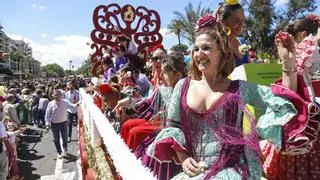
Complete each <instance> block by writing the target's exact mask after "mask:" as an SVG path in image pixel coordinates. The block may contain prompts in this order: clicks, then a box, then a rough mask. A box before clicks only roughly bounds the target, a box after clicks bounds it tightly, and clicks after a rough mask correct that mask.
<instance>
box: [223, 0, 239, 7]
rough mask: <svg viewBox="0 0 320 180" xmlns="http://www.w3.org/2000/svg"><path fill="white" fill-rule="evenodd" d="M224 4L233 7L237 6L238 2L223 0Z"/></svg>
mask: <svg viewBox="0 0 320 180" xmlns="http://www.w3.org/2000/svg"><path fill="white" fill-rule="evenodd" d="M225 2H226V4H228V5H230V6H233V5H237V4H239V1H238V0H225Z"/></svg>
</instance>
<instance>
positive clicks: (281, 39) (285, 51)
mask: <svg viewBox="0 0 320 180" xmlns="http://www.w3.org/2000/svg"><path fill="white" fill-rule="evenodd" d="M275 44H276V46H277V50H278V54H279V57H280V59H281V60H282V62H283V68H284V69H286V70H289V69H292V68H296V42H295V40H294V38H293V36H292V35H291V34H288V33H285V32H280V33H278V34H277V35H276V37H275Z"/></svg>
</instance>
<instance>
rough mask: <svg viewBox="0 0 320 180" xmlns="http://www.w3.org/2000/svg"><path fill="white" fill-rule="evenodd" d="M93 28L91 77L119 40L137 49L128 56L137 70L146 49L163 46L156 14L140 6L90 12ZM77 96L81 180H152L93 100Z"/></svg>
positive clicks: (98, 72) (99, 8)
mask: <svg viewBox="0 0 320 180" xmlns="http://www.w3.org/2000/svg"><path fill="white" fill-rule="evenodd" d="M93 24H94V29H93V30H92V32H91V35H90V36H91V40H92V43H91V44H90V48H91V49H92V50H93V53H92V54H91V56H90V60H91V63H92V65H93V66H92V67H93V68H92V76H96V77H98V76H99V75H100V74H101V71H102V69H101V68H102V66H101V64H102V61H103V60H104V57H105V56H112V53H111V50H112V48H113V47H116V46H118V44H119V41H118V40H119V37H120V38H121V37H122V38H123V37H125V38H127V40H129V41H131V42H133V43H134V44H135V45H136V46H137V54H136V56H135V57H132V56H129V61H130V60H131V61H134V62H132V63H133V64H134V65H137V64H139V65H140V67H141V66H144V64H145V61H146V56H147V53H148V52H147V51H148V49H149V48H150V47H156V46H157V45H158V44H161V42H162V36H161V34H160V32H159V30H160V25H161V21H160V16H159V14H158V13H157V12H156V11H155V10H152V9H148V8H146V7H143V6H139V7H133V6H132V5H129V4H127V5H124V6H122V7H121V6H119V5H118V4H114V3H112V4H109V5H99V6H97V7H96V8H95V10H94V12H93ZM80 93H81V96H82V99H83V101H82V104H81V113H80V118H79V142H80V143H79V145H80V155H81V166H82V179H86V180H93V179H106V180H107V179H136V177H139V179H141V180H143V179H146V180H149V179H155V178H154V176H153V175H152V173H151V172H150V171H149V170H148V169H146V168H145V167H143V166H142V164H141V162H140V160H137V159H136V157H135V155H134V154H133V153H131V151H130V149H129V148H128V147H127V146H126V145H125V143H124V141H123V140H122V139H121V137H120V136H119V135H118V134H117V133H115V131H114V130H113V128H112V126H111V125H110V123H109V121H108V119H107V118H106V117H105V116H104V115H103V114H102V112H101V110H100V109H99V108H98V107H97V106H96V105H95V104H94V102H93V101H92V97H90V96H89V95H88V94H86V92H85V91H84V90H81V91H80Z"/></svg>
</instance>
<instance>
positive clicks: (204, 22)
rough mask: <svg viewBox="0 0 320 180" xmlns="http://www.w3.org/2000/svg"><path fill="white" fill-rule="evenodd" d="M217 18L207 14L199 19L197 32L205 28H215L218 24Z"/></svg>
mask: <svg viewBox="0 0 320 180" xmlns="http://www.w3.org/2000/svg"><path fill="white" fill-rule="evenodd" d="M216 21H217V18H216V17H214V16H213V15H211V14H207V15H204V16H202V17H201V18H199V19H198V21H197V24H196V27H195V30H196V32H198V31H199V30H200V29H202V28H204V27H213V25H214V24H215V23H216Z"/></svg>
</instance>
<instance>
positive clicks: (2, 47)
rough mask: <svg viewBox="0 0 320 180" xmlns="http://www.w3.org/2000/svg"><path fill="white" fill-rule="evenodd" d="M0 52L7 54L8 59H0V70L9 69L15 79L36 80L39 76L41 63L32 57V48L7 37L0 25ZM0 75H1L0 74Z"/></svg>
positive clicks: (21, 41) (20, 41)
mask: <svg viewBox="0 0 320 180" xmlns="http://www.w3.org/2000/svg"><path fill="white" fill-rule="evenodd" d="M0 52H1V53H9V54H10V55H9V58H8V59H0V69H1V68H5V69H9V70H10V71H11V72H12V73H13V77H14V78H17V79H28V78H37V77H40V75H41V69H40V67H41V63H40V62H39V61H37V60H35V59H34V58H33V57H32V48H31V47H30V45H29V44H27V43H25V42H24V41H23V40H13V39H11V38H10V37H8V36H7V35H6V34H5V32H4V31H3V30H2V27H1V25H0ZM0 74H1V73H0Z"/></svg>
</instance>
